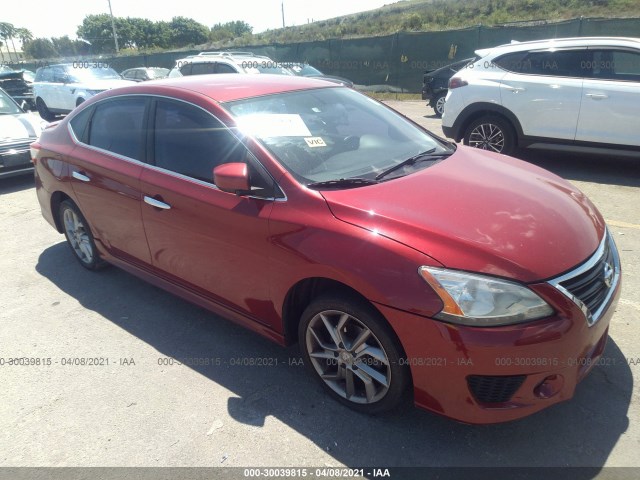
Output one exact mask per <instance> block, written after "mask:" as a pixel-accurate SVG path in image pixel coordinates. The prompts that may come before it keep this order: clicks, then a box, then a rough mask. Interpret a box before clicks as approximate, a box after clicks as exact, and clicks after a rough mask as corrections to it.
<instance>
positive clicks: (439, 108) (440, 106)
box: [431, 93, 447, 118]
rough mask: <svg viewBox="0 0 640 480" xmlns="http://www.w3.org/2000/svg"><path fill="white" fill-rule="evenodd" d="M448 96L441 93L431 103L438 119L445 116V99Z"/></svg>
mask: <svg viewBox="0 0 640 480" xmlns="http://www.w3.org/2000/svg"><path fill="white" fill-rule="evenodd" d="M446 96H447V94H446V93H441V94H439V95H438V96H436V97H435V98H434V99H433V101H432V102H431V107H432V108H433V111H434V112H436V117H438V118H442V115H443V114H444V103H445V101H444V99H445V97H446Z"/></svg>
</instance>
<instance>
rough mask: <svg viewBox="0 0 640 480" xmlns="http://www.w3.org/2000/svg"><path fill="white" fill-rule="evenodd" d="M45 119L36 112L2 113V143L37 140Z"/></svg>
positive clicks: (0, 132) (0, 117) (0, 116)
mask: <svg viewBox="0 0 640 480" xmlns="http://www.w3.org/2000/svg"><path fill="white" fill-rule="evenodd" d="M42 123H43V120H41V119H40V117H38V116H37V115H35V114H31V113H21V114H17V115H0V143H2V144H4V143H8V142H12V141H15V140H29V139H31V140H35V139H36V138H37V137H39V136H40V132H41V131H42V126H41V124H42Z"/></svg>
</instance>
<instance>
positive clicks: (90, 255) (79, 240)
mask: <svg viewBox="0 0 640 480" xmlns="http://www.w3.org/2000/svg"><path fill="white" fill-rule="evenodd" d="M59 215H60V220H61V223H62V227H63V230H64V236H65V237H66V238H67V243H68V245H69V248H71V251H72V252H73V255H74V256H75V257H76V259H78V261H79V262H80V265H82V266H83V267H84V268H86V269H88V270H98V269H100V268H103V267H104V266H106V265H107V263H106V262H105V261H104V260H102V259H101V258H100V257H99V255H98V250H97V248H96V244H95V242H94V240H93V235H92V234H91V229H90V228H89V224H88V223H87V220H86V219H85V218H84V216H83V215H82V213H81V212H80V209H79V208H78V207H77V205H76V204H75V203H73V202H72V201H71V200H65V201H63V202H62V203H60V210H59Z"/></svg>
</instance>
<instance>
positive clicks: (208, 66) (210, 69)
mask: <svg viewBox="0 0 640 480" xmlns="http://www.w3.org/2000/svg"><path fill="white" fill-rule="evenodd" d="M215 69H216V64H215V63H213V62H211V63H194V64H193V65H192V66H191V75H207V74H209V73H215Z"/></svg>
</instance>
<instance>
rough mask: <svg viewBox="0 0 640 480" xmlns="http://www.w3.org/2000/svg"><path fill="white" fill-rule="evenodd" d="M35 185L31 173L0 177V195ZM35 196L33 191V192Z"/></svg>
mask: <svg viewBox="0 0 640 480" xmlns="http://www.w3.org/2000/svg"><path fill="white" fill-rule="evenodd" d="M33 187H35V181H34V178H33V173H26V174H24V175H20V176H17V177H9V178H0V195H7V194H9V193H16V192H21V191H22V190H27V189H28V188H33ZM33 197H34V198H35V192H34V194H33Z"/></svg>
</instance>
